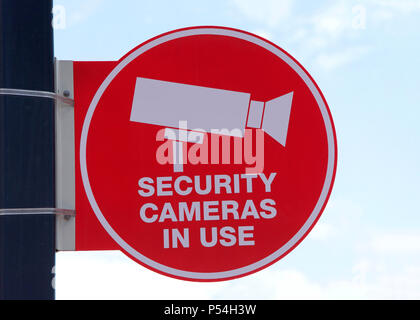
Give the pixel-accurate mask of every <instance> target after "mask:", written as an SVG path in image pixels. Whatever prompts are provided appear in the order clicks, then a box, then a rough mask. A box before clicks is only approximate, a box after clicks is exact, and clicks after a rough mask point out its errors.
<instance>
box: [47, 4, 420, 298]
mask: <svg viewBox="0 0 420 320" xmlns="http://www.w3.org/2000/svg"><path fill="white" fill-rule="evenodd" d="M54 4H55V6H56V8H58V9H60V10H61V9H64V12H65V21H64V20H62V21H61V22H62V23H61V25H58V26H57V27H56V30H55V55H56V57H57V58H58V59H64V60H65V59H68V60H117V59H119V58H120V57H122V56H123V55H124V54H125V53H126V52H128V51H129V50H131V49H132V48H133V47H135V46H137V45H138V44H140V43H141V42H143V41H145V40H147V39H149V38H151V37H153V36H156V35H158V34H160V33H163V32H166V31H170V30H173V29H176V28H180V27H187V26H194V25H222V26H228V27H234V28H239V29H243V30H246V31H250V32H253V33H256V34H259V35H261V36H263V37H265V38H268V39H269V40H271V41H273V42H275V43H276V44H277V45H279V46H280V47H282V48H283V49H285V50H286V51H288V52H289V53H290V54H292V55H293V56H294V57H295V58H297V59H298V60H299V61H300V62H301V63H302V64H303V66H304V67H305V68H306V69H307V70H308V71H309V72H310V73H311V75H312V76H313V78H314V79H315V81H316V82H317V83H318V85H319V86H320V88H321V90H322V91H323V93H324V95H325V97H326V99H327V101H328V103H329V106H330V109H331V111H332V114H333V117H334V122H335V126H336V130H337V138H338V149H339V159H338V170H337V177H336V182H335V186H334V190H333V193H332V196H331V199H330V202H329V204H328V206H327V209H326V210H325V212H324V214H323V216H322V217H321V219H320V221H319V223H318V224H317V226H316V227H315V228H314V230H313V231H312V233H311V234H310V235H309V236H308V237H307V238H306V239H305V240H304V241H303V242H302V244H301V245H300V246H298V248H297V249H295V250H294V251H293V252H292V253H291V254H289V255H288V256H287V257H286V258H284V259H283V260H281V261H280V262H278V263H276V264H275V265H274V266H272V267H270V268H268V269H266V270H264V271H262V272H259V273H257V274H255V275H252V276H249V277H246V278H242V279H238V280H234V281H230V282H223V283H213V284H197V283H190V282H184V281H179V280H174V279H169V278H166V277H163V276H161V275H158V274H155V273H153V272H151V271H149V270H146V269H144V268H143V267H141V266H138V265H137V264H135V263H134V262H132V261H131V260H129V259H128V258H126V257H125V256H124V255H123V254H121V253H119V252H105V253H104V252H97V253H58V255H57V268H56V272H57V276H56V283H57V298H59V299H60V298H63V299H64V298H87V299H90V298H117V299H118V298H140V299H147V298H150V299H159V298H160V299H174V298H181V299H194V298H198V299H208V298H216V299H217V298H223V299H229V298H230V299H242V298H256V299H259V298H264V299H282V298H286V299H287V298H302V299H306V298H320V299H331V298H332V299H354V298H358V299H382V298H393V299H402V298H408V299H414V298H415V299H419V298H420V204H419V198H420V148H419V145H420V143H419V141H420V129H419V126H418V121H419V119H420V109H419V107H420V102H419V101H420V80H419V77H418V73H419V72H420V55H419V51H420V34H419V30H420V1H419V0H399V1H397V0H364V1H350V0H338V1H337V0H336V1H316V2H315V1H311V2H309V1H297V0H284V1H281V0H258V1H251V0H223V1H219V0H212V1H192V0H190V1H187V0H179V1H160V0H156V1H139V0H137V1H136V0H124V1H116V0H71V1H70V0H61V1H58V0H56V1H54ZM58 11H59V10H58Z"/></svg>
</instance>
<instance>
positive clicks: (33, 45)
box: [0, 0, 55, 300]
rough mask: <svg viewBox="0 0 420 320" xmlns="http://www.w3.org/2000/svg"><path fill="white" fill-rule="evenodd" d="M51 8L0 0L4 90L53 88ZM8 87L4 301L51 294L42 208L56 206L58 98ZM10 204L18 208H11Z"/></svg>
mask: <svg viewBox="0 0 420 320" xmlns="http://www.w3.org/2000/svg"><path fill="white" fill-rule="evenodd" d="M51 12H52V1H51V0H42V1H40V0H0V88H2V89H21V90H32V91H41V92H54V53H53V30H52V24H51V20H52V13H51ZM5 92H6V93H3V94H1V95H0V299H7V300H10V299H19V300H20V299H25V300H26V299H40V300H52V299H54V297H55V290H54V288H53V286H52V280H53V278H54V274H53V271H54V270H53V268H54V266H55V216H54V214H53V212H51V213H48V212H45V211H42V210H39V208H54V207H55V191H54V190H55V185H54V170H55V168H54V166H55V163H54V125H55V124H54V100H53V99H52V98H49V97H39V96H36V95H34V96H30V95H29V96H16V95H8V94H7V91H5ZM37 208H38V210H37ZM8 209H17V210H10V212H13V214H8ZM19 209H22V214H19ZM23 209H24V210H23Z"/></svg>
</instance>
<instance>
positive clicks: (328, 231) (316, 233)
mask: <svg viewBox="0 0 420 320" xmlns="http://www.w3.org/2000/svg"><path fill="white" fill-rule="evenodd" d="M335 234H336V232H335V230H334V227H333V226H332V225H330V224H328V223H325V222H318V223H317V224H316V225H315V227H314V228H313V229H312V231H311V233H310V234H309V235H308V238H309V239H313V240H327V239H330V238H331V237H333V236H334V235H335Z"/></svg>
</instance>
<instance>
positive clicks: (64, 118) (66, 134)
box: [55, 60, 76, 251]
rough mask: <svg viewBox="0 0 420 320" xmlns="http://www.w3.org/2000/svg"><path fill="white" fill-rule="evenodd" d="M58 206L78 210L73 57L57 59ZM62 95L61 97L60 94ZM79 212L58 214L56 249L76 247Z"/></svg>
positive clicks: (56, 141)
mask: <svg viewBox="0 0 420 320" xmlns="http://www.w3.org/2000/svg"><path fill="white" fill-rule="evenodd" d="M55 91H56V93H55V96H56V99H55V101H56V103H55V106H56V107H55V186H56V190H55V194H56V201H55V206H56V207H57V208H65V209H62V210H64V211H63V212H74V211H75V146H74V143H75V142H74V108H71V107H70V108H69V103H68V102H69V101H70V102H72V105H73V104H74V100H73V99H74V85H73V61H62V60H55ZM57 97H60V98H57ZM75 232H76V217H75V215H66V214H64V215H61V214H60V215H57V216H56V249H57V250H58V251H74V250H75V248H76V237H75Z"/></svg>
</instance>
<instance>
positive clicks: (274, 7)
mask: <svg viewBox="0 0 420 320" xmlns="http://www.w3.org/2000/svg"><path fill="white" fill-rule="evenodd" d="M232 3H233V4H234V5H235V7H236V8H237V9H238V10H239V11H240V12H241V13H242V14H243V15H244V16H246V17H247V18H249V19H250V20H253V21H256V22H260V23H262V24H264V25H266V26H269V27H276V26H278V25H279V24H280V23H281V22H284V20H286V19H288V18H289V17H290V14H291V10H292V5H293V1H292V0H259V1H254V0H232Z"/></svg>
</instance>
